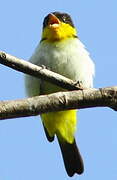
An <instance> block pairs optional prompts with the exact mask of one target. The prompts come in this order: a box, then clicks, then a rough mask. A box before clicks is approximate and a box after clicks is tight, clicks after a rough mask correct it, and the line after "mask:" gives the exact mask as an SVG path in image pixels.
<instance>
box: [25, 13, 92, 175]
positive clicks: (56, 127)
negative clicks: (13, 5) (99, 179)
mask: <svg viewBox="0 0 117 180" xmlns="http://www.w3.org/2000/svg"><path fill="white" fill-rule="evenodd" d="M29 61H30V62H31V63H33V64H36V65H38V66H42V67H45V68H47V69H49V70H51V71H53V72H56V73H59V74H61V75H63V76H65V77H67V78H70V79H72V80H74V81H76V82H81V84H82V86H83V88H91V87H93V77H94V74H95V65H94V62H93V61H92V59H91V58H90V55H89V52H88V51H87V50H86V48H85V46H84V44H83V43H82V42H81V41H80V39H79V37H78V35H77V30H76V28H75V26H74V23H73V21H72V18H71V16H70V15H69V14H68V13H64V12H59V11H55V12H51V13H49V14H47V15H46V16H45V18H44V21H43V28H42V36H41V38H40V41H39V43H38V45H37V47H36V49H35V51H34V53H33V54H32V56H31V58H30V59H29ZM25 86H26V92H27V95H28V96H29V97H32V96H37V95H47V94H50V93H55V92H59V91H65V89H63V88H61V87H58V86H57V85H54V84H52V83H50V82H47V81H44V80H41V79H37V78H35V77H32V76H30V75H26V76H25ZM41 120H42V124H43V127H44V131H45V134H46V137H47V139H48V141H49V142H52V141H53V140H54V137H55V136H56V137H57V139H58V143H59V146H60V149H61V153H62V157H63V162H64V165H65V169H66V172H67V174H68V176H70V177H72V176H73V175H74V174H75V173H76V174H78V175H80V174H82V173H83V172H84V163H83V159H82V157H81V154H80V151H79V149H78V146H77V144H76V140H75V132H76V129H77V110H76V109H71V110H65V111H58V112H48V113H43V114H41Z"/></svg>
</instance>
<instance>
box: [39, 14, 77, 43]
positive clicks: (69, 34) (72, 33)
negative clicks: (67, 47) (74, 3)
mask: <svg viewBox="0 0 117 180" xmlns="http://www.w3.org/2000/svg"><path fill="white" fill-rule="evenodd" d="M76 36H77V32H76V29H75V28H74V27H72V26H71V25H69V24H67V23H64V22H61V21H60V20H59V19H58V18H57V17H56V16H54V15H53V14H50V16H49V21H48V25H47V26H46V27H44V29H43V32H42V40H43V39H44V40H47V41H48V42H53V41H61V40H64V39H67V38H73V37H76Z"/></svg>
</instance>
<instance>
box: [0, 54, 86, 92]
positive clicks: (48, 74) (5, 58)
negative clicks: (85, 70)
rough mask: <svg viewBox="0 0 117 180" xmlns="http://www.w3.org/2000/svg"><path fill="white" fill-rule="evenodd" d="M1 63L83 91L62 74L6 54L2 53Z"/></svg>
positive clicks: (71, 88)
mask: <svg viewBox="0 0 117 180" xmlns="http://www.w3.org/2000/svg"><path fill="white" fill-rule="evenodd" d="M0 63H1V64H3V65H5V66H8V67H10V68H12V69H15V70H17V71H20V72H23V73H26V74H29V75H32V76H34V77H37V78H41V79H43V80H46V81H49V82H51V83H53V84H56V85H58V86H59V87H62V88H64V89H67V90H81V89H82V87H80V85H79V84H78V83H77V82H74V81H73V80H71V79H68V78H66V77H64V76H62V75H60V74H57V73H54V72H52V71H50V70H48V69H46V68H44V67H40V66H37V65H34V64H32V63H30V62H27V61H25V60H22V59H19V58H17V57H14V56H12V55H10V54H7V53H5V52H0Z"/></svg>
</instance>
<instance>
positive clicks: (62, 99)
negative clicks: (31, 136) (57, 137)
mask: <svg viewBox="0 0 117 180" xmlns="http://www.w3.org/2000/svg"><path fill="white" fill-rule="evenodd" d="M91 107H110V108H112V109H113V110H115V111H117V86H115V87H107V88H102V89H87V90H78V91H70V92H58V93H54V94H50V95H45V96H36V97H32V98H27V99H22V100H14V101H2V102H0V119H1V120H2V119H8V118H17V117H26V116H35V115H39V114H41V113H47V112H53V111H61V110H67V109H83V108H91Z"/></svg>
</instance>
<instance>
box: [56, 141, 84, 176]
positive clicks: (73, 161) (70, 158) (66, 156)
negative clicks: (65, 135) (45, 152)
mask: <svg viewBox="0 0 117 180" xmlns="http://www.w3.org/2000/svg"><path fill="white" fill-rule="evenodd" d="M58 141H59V145H60V148H61V152H62V156H63V160H64V165H65V169H66V171H67V174H68V176H70V177H72V176H73V175H74V174H75V173H77V174H82V173H83V171H84V165H83V160H82V158H81V155H80V152H79V150H78V147H77V145H76V142H75V139H74V142H73V144H69V143H68V142H62V141H61V140H60V139H59V138H58Z"/></svg>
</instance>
